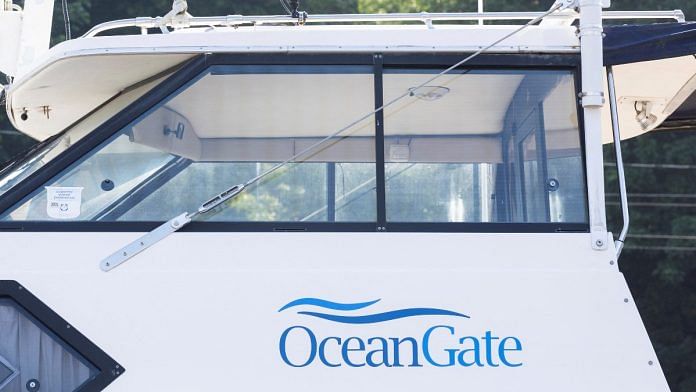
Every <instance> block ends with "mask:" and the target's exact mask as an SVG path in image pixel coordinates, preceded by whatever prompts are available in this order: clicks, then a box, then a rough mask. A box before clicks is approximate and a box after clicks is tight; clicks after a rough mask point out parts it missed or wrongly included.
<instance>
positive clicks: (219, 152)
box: [131, 72, 578, 163]
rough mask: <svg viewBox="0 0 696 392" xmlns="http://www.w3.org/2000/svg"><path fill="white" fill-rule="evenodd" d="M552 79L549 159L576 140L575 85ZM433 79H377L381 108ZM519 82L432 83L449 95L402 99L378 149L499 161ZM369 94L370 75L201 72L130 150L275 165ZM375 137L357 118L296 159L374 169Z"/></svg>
mask: <svg viewBox="0 0 696 392" xmlns="http://www.w3.org/2000/svg"><path fill="white" fill-rule="evenodd" d="M560 75H562V74H557V75H556V76H557V78H556V79H555V82H554V83H549V84H548V86H547V87H546V88H548V91H547V93H546V94H545V95H546V100H547V101H548V102H553V105H549V106H550V107H549V108H546V109H545V112H544V119H545V120H544V121H545V128H546V130H547V132H548V136H547V137H548V138H549V140H550V142H552V143H554V146H556V148H557V151H555V153H557V154H559V153H560V154H562V152H561V151H562V150H563V149H564V146H567V148H568V149H573V148H575V146H577V137H578V134H577V132H578V131H577V126H578V117H577V104H576V100H575V95H574V91H575V86H574V85H573V83H574V78H573V77H572V76H571V75H570V74H567V75H565V76H563V77H560ZM431 76H432V73H427V72H426V73H407V72H402V73H387V74H385V76H384V94H385V102H390V101H391V100H393V99H394V98H397V97H399V96H401V95H403V94H404V92H408V91H409V90H410V89H412V88H413V87H414V86H418V85H420V84H421V83H423V81H424V80H427V79H428V78H429V77H431ZM540 76H541V75H540V74H537V75H536V77H535V78H533V79H534V80H538V78H539V77H540ZM524 80H525V74H521V73H509V74H505V73H468V74H456V75H447V76H445V77H442V78H441V79H438V80H437V83H433V85H431V86H428V87H427V88H424V89H423V90H424V91H425V92H428V91H431V90H436V91H441V90H442V89H443V88H446V89H449V90H448V92H447V93H444V95H442V96H439V97H437V98H435V99H433V100H427V99H422V98H418V97H414V96H411V97H405V98H404V99H403V100H402V101H399V102H397V103H396V104H394V105H393V106H390V107H388V109H387V110H386V111H385V134H386V137H387V138H386V140H385V148H386V151H389V150H390V149H391V147H392V146H393V145H397V144H400V145H407V146H408V148H409V162H464V161H465V162H472V163H475V162H488V163H500V162H502V144H501V135H502V133H503V129H504V121H505V118H506V114H507V113H509V112H510V111H511V110H522V111H524V112H525V113H529V110H530V109H529V103H526V104H521V105H520V102H518V105H517V106H515V105H513V99H518V100H520V99H521V100H522V101H526V99H527V98H526V97H527V93H525V92H524V91H520V90H521V89H522V90H524V89H525V88H528V87H529V86H530V84H529V83H527V84H525V85H523V83H522V82H523V81H524ZM534 80H533V81H531V86H535V82H534ZM552 80H553V79H552ZM524 86H528V87H524ZM536 88H538V86H537V87H536ZM373 95H374V90H373V80H372V75H371V74H340V75H337V74H224V75H220V74H214V73H212V74H211V73H206V74H205V75H204V76H203V77H201V78H200V79H198V80H197V81H195V82H194V83H193V84H191V85H190V86H189V87H188V88H187V89H186V90H184V91H182V92H180V93H179V94H178V95H176V96H175V97H174V98H173V99H171V100H169V101H168V102H166V104H165V105H163V106H162V107H160V108H159V109H158V110H156V111H154V112H152V113H151V114H149V115H148V116H147V117H144V118H142V119H141V120H139V121H138V122H136V123H135V124H134V125H133V126H132V128H131V135H132V137H133V139H134V141H135V142H137V143H140V144H143V145H147V146H150V147H153V148H156V149H158V150H163V151H168V152H171V153H173V154H176V155H180V156H184V157H186V158H188V159H191V160H194V161H281V160H284V159H287V158H288V157H291V156H293V155H295V154H297V153H298V152H300V151H303V150H304V149H306V148H307V147H309V146H310V145H312V144H314V143H316V142H318V141H320V140H321V139H322V138H324V137H326V136H328V135H330V134H332V133H334V132H336V131H337V130H338V129H341V128H342V127H344V126H345V125H347V124H350V123H352V122H353V121H355V120H356V119H357V118H360V117H362V116H364V115H365V114H368V113H370V112H372V111H373V110H374V105H375V103H374V98H373ZM536 105H537V104H536V103H533V104H532V107H534V108H536ZM551 106H552V107H551ZM513 108H517V109H513ZM177 127H182V129H183V130H184V131H183V132H182V134H181V135H180V136H179V137H174V136H173V135H171V134H170V133H163V132H152V129H171V130H174V129H176V128H177ZM374 132H375V125H374V121H373V120H372V119H370V120H365V121H363V122H362V123H359V124H358V125H357V126H356V127H355V130H353V131H348V132H346V133H345V134H341V136H342V138H337V139H336V140H335V141H334V142H331V143H327V144H326V145H325V146H323V148H319V149H317V150H316V151H315V152H314V153H313V154H311V156H307V157H304V158H303V160H304V161H321V162H324V161H340V162H373V161H374V158H375V153H374V151H375V150H374V149H375V142H374Z"/></svg>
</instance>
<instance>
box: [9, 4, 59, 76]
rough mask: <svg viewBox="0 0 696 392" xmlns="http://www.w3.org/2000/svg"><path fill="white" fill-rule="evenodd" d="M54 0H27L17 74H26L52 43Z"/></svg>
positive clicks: (23, 16)
mask: <svg viewBox="0 0 696 392" xmlns="http://www.w3.org/2000/svg"><path fill="white" fill-rule="evenodd" d="M51 23H53V0H26V1H25V2H24V11H23V15H22V33H21V38H20V42H19V48H20V49H19V57H18V59H17V74H18V75H21V74H22V73H24V72H25V71H26V70H27V69H28V68H29V67H30V66H31V65H32V64H33V63H34V62H35V61H37V60H38V59H39V58H40V57H41V56H42V55H44V54H45V53H46V52H47V51H48V49H49V45H50V43H51Z"/></svg>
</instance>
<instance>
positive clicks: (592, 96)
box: [578, 0, 609, 250]
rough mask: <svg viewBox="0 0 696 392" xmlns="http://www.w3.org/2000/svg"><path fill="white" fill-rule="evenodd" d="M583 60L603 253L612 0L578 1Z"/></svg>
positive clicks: (596, 237)
mask: <svg viewBox="0 0 696 392" xmlns="http://www.w3.org/2000/svg"><path fill="white" fill-rule="evenodd" d="M578 3H579V10H580V57H581V66H582V93H581V94H580V95H581V96H580V98H581V103H582V107H583V114H584V120H585V121H584V123H585V150H586V154H587V158H586V160H587V192H588V203H589V218H590V232H591V234H592V247H593V248H594V249H596V250H604V249H606V248H607V244H608V242H609V239H608V234H607V220H606V208H605V200H604V155H603V151H602V108H603V107H604V103H605V99H604V81H603V70H604V47H603V43H602V31H603V29H602V8H603V7H608V6H609V0H579V1H578Z"/></svg>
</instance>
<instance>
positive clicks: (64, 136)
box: [0, 77, 162, 197]
mask: <svg viewBox="0 0 696 392" xmlns="http://www.w3.org/2000/svg"><path fill="white" fill-rule="evenodd" d="M161 80H162V77H160V78H159V79H157V80H151V81H148V82H147V83H142V84H138V85H136V86H134V87H133V88H130V89H127V90H126V91H124V92H123V93H121V94H119V95H118V96H117V97H115V98H114V99H112V100H110V101H108V102H106V103H105V104H104V105H102V106H101V107H99V108H97V109H96V110H94V111H93V112H92V113H90V114H89V115H88V116H86V117H85V118H83V119H81V120H80V121H78V122H77V123H75V124H74V125H72V126H71V127H70V128H68V129H66V130H64V131H63V132H60V133H58V134H56V135H54V136H52V137H49V138H48V139H46V140H44V141H42V142H40V143H38V144H37V145H35V146H34V147H32V148H30V149H28V150H27V151H26V152H25V153H23V154H22V155H20V156H17V157H16V158H14V159H13V160H12V161H10V162H9V163H8V164H7V165H5V167H4V168H3V169H2V170H0V197H2V196H3V195H4V194H6V193H7V192H8V191H9V190H11V189H12V188H14V187H15V185H17V184H19V183H20V182H22V181H24V179H26V178H27V177H29V176H30V175H32V174H34V173H35V172H36V171H38V170H39V169H41V168H42V167H43V166H44V165H46V164H47V163H49V162H50V161H52V160H53V159H54V158H55V157H57V156H58V155H60V154H61V153H63V152H64V151H65V150H67V149H68V148H70V147H71V146H73V145H74V144H75V143H77V142H78V141H80V140H81V139H82V138H83V137H85V136H86V135H88V134H89V133H90V132H91V131H93V130H94V129H95V128H97V127H98V126H99V125H101V124H102V123H103V122H104V121H106V120H108V119H109V118H111V117H113V116H114V115H115V114H116V113H118V112H120V111H121V110H123V109H124V108H125V107H126V106H127V105H129V104H130V103H132V102H133V101H134V100H135V99H137V98H138V97H140V96H142V95H143V94H145V93H146V92H147V91H149V90H150V89H151V88H153V87H154V86H155V85H156V84H157V83H159V82H160V81H161Z"/></svg>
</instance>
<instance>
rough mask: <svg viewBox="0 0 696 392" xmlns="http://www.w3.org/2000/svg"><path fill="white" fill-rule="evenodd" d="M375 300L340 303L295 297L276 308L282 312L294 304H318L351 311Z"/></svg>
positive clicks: (327, 307)
mask: <svg viewBox="0 0 696 392" xmlns="http://www.w3.org/2000/svg"><path fill="white" fill-rule="evenodd" d="M377 302H379V300H378V299H376V300H374V301H368V302H358V303H353V304H342V303H338V302H331V301H327V300H324V299H319V298H300V299H296V300H294V301H292V302H290V303H288V304H287V305H285V306H283V307H282V308H280V310H278V312H282V311H283V310H285V309H288V308H292V307H295V306H302V305H309V306H318V307H320V308H325V309H331V310H343V311H351V310H359V309H364V308H366V307H368V306H371V305H374V304H376V303H377Z"/></svg>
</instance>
